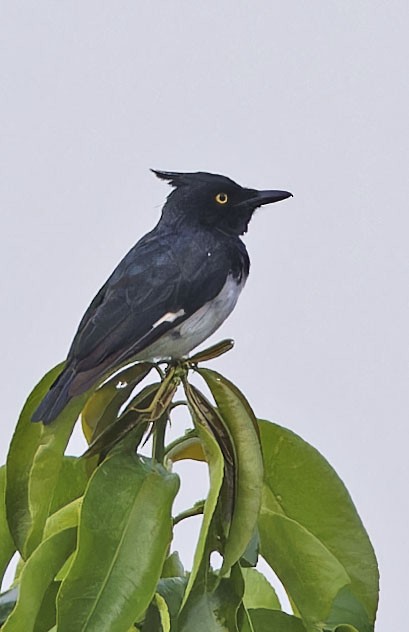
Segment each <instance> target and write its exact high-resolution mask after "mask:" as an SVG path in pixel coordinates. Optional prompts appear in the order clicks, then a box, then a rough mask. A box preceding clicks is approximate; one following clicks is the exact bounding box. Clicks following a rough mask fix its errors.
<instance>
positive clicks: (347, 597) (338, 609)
mask: <svg viewBox="0 0 409 632" xmlns="http://www.w3.org/2000/svg"><path fill="white" fill-rule="evenodd" d="M346 621H347V622H348V624H351V625H350V626H348V625H347V624H346V625H343V624H342V623H341V625H339V624H340V622H344V623H345V622H346ZM325 629H326V630H331V631H332V630H334V632H335V631H336V632H354V631H355V630H359V632H371V630H373V626H371V625H370V624H369V621H368V615H367V613H366V611H365V608H364V607H363V605H362V604H361V603H360V602H359V601H357V599H356V596H355V595H354V594H353V592H352V589H351V586H345V587H344V588H342V589H341V590H340V591H339V593H338V594H337V596H336V597H335V599H334V602H333V604H332V608H331V612H330V614H329V615H328V617H327V619H326V621H325Z"/></svg>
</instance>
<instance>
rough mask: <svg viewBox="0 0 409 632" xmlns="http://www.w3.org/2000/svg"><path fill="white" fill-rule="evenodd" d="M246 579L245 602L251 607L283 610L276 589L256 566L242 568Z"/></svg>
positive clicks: (247, 606)
mask: <svg viewBox="0 0 409 632" xmlns="http://www.w3.org/2000/svg"><path fill="white" fill-rule="evenodd" d="M241 572H242V574H243V579H244V597H243V602H244V605H245V607H246V608H247V610H248V609H249V608H268V609H270V610H281V605H280V602H279V600H278V597H277V594H276V591H275V590H274V588H273V587H272V585H271V584H270V582H269V581H268V580H267V579H266V578H265V577H264V575H263V574H262V573H260V572H259V571H257V570H256V569H255V568H242V569H241Z"/></svg>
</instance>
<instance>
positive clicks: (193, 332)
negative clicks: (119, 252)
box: [32, 171, 291, 424]
mask: <svg viewBox="0 0 409 632" xmlns="http://www.w3.org/2000/svg"><path fill="white" fill-rule="evenodd" d="M154 173H155V174H156V175H157V176H158V178H161V179H163V180H167V181H168V182H169V183H170V184H171V185H172V187H173V190H172V192H171V193H170V195H169V196H168V198H167V200H166V202H165V204H164V206H163V209H162V215H161V218H160V220H159V222H158V224H157V225H156V227H155V228H154V229H153V230H152V231H151V232H149V233H147V234H146V235H145V236H144V237H142V239H141V240H140V241H138V243H137V244H136V245H135V246H134V247H133V248H132V249H131V250H130V251H129V252H128V254H127V255H126V256H125V257H124V258H123V259H122V261H121V262H120V263H119V265H118V266H117V268H116V269H115V270H114V271H113V273H112V274H111V276H110V277H109V279H108V280H107V282H106V283H105V285H104V286H103V287H102V288H101V289H100V291H99V292H98V294H97V295H96V296H95V298H94V300H93V301H92V303H91V305H90V306H89V307H88V309H87V311H86V312H85V314H84V316H83V318H82V320H81V322H80V324H79V327H78V330H77V333H76V334H75V336H74V340H73V342H72V344H71V348H70V350H69V352H68V356H67V361H66V364H65V367H64V370H63V371H62V373H61V374H60V375H59V377H58V378H57V379H56V380H55V382H54V383H53V384H52V386H51V388H50V390H49V391H48V393H47V394H46V395H45V397H44V399H43V400H42V402H41V403H40V405H39V406H38V408H37V410H36V411H35V413H34V415H33V417H32V420H33V421H42V422H43V423H44V424H49V423H51V422H52V421H53V420H54V419H55V418H56V417H57V416H58V415H59V413H60V412H61V411H62V409H63V408H64V407H65V406H66V404H67V403H68V402H69V401H70V399H71V398H73V397H76V396H77V395H80V394H82V393H84V392H85V391H86V390H88V389H89V388H90V387H91V386H92V385H94V384H96V383H97V382H99V381H101V380H102V379H103V378H104V377H106V376H108V375H109V374H110V373H112V372H113V371H114V370H115V369H116V368H118V367H119V366H121V365H123V364H125V363H126V362H128V361H129V362H132V361H138V360H139V361H140V360H155V361H159V360H177V359H181V358H183V357H185V356H186V355H187V354H188V353H189V352H190V351H191V350H192V349H194V348H195V347H197V346H198V345H199V344H200V343H202V342H203V341H204V340H206V338H208V337H209V336H210V335H211V334H212V333H213V332H214V331H216V329H217V328H218V327H220V325H221V324H222V323H223V321H224V320H225V319H226V318H227V316H228V315H229V314H230V313H231V311H232V310H233V309H234V306H235V305H236V302H237V299H238V297H239V294H240V292H241V290H242V289H243V286H244V284H245V282H246V280H247V276H248V273H249V267H250V261H249V257H248V254H247V250H246V247H245V245H244V243H243V242H242V240H241V239H240V235H243V234H244V233H245V232H246V231H247V228H248V224H249V222H250V219H251V217H252V215H253V213H254V211H255V210H256V209H257V208H258V207H260V206H262V205H263V204H270V203H271V202H277V201H279V200H284V199H285V198H288V197H290V196H291V193H288V192H287V191H257V190H255V189H247V188H244V187H241V186H239V185H238V184H236V182H234V181H233V180H231V179H230V178H226V177H225V176H221V175H216V174H212V173H202V172H199V173H173V172H170V171H154Z"/></svg>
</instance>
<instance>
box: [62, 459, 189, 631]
mask: <svg viewBox="0 0 409 632" xmlns="http://www.w3.org/2000/svg"><path fill="white" fill-rule="evenodd" d="M178 488H179V479H178V477H177V476H176V475H175V474H171V473H169V472H168V471H166V470H165V469H164V468H163V467H162V466H160V465H155V464H153V463H151V462H150V461H149V459H142V458H140V457H137V456H136V455H134V454H121V453H116V454H114V455H112V456H111V457H109V458H108V459H107V460H106V461H104V462H103V463H102V464H101V465H100V466H99V467H98V468H97V470H96V471H95V473H94V474H93V476H92V478H91V480H90V482H89V485H88V488H87V490H86V493H85V496H84V501H83V505H82V509H81V519H80V526H79V536H78V550H77V555H76V557H75V559H74V562H73V565H72V566H71V569H70V571H69V573H68V575H67V577H66V579H65V580H64V581H63V583H62V585H61V589H60V593H59V598H58V602H57V613H58V617H57V622H58V632H71V631H72V630H75V631H76V632H85V631H86V632H94V631H95V632H96V631H98V632H105V631H107V632H123V631H124V630H127V629H128V628H129V627H130V626H131V625H132V623H133V622H134V621H136V620H138V619H140V618H141V616H142V615H143V613H144V611H145V610H146V608H147V607H148V605H149V603H150V602H151V600H152V598H153V595H154V593H155V589H156V585H157V582H158V580H159V577H160V574H161V570H162V566H163V563H164V561H165V558H166V553H167V550H168V547H169V544H170V541H171V535H172V517H171V507H172V502H173V499H174V497H175V495H176V493H177V491H178Z"/></svg>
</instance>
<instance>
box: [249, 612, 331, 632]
mask: <svg viewBox="0 0 409 632" xmlns="http://www.w3.org/2000/svg"><path fill="white" fill-rule="evenodd" d="M249 615H250V619H251V622H252V624H253V627H254V632H307V631H306V628H305V627H304V625H303V623H302V621H301V620H300V619H298V618H297V617H293V616H291V615H289V614H285V612H279V611H278V610H266V609H264V608H258V609H256V610H249ZM315 629H316V630H317V632H319V629H320V628H315ZM311 632H312V630H311Z"/></svg>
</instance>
